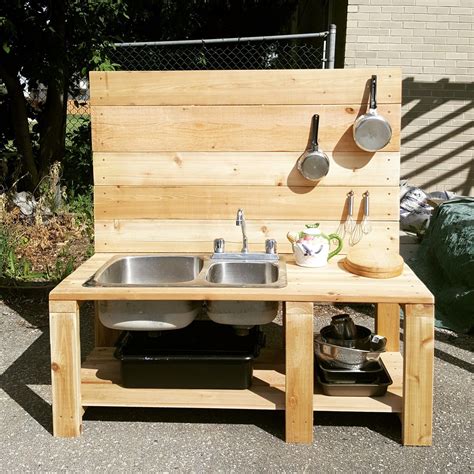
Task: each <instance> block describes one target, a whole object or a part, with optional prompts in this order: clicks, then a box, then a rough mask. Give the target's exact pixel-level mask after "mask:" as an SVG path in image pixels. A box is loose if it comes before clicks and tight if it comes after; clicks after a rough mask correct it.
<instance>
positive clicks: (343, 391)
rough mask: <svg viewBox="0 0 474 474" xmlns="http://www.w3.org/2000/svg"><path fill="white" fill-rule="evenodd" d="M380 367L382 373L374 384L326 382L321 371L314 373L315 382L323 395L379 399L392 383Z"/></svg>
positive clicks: (385, 370) (387, 374) (384, 370)
mask: <svg viewBox="0 0 474 474" xmlns="http://www.w3.org/2000/svg"><path fill="white" fill-rule="evenodd" d="M381 365H382V368H383V370H382V373H381V374H380V376H379V378H378V380H377V381H376V382H374V383H340V382H336V383H334V382H329V381H328V380H326V378H325V376H324V373H323V372H322V371H319V372H318V371H317V372H316V382H317V384H318V385H319V386H320V387H321V388H322V391H323V393H324V395H331V396H336V397H381V396H383V395H385V394H386V393H387V388H388V386H389V385H392V383H393V381H392V379H391V377H390V375H389V373H388V372H387V369H386V368H385V366H384V365H383V363H381Z"/></svg>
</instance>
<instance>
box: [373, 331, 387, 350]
mask: <svg viewBox="0 0 474 474" xmlns="http://www.w3.org/2000/svg"><path fill="white" fill-rule="evenodd" d="M386 345H387V338H386V337H385V336H379V335H378V334H372V337H371V338H370V350H372V351H378V352H383V351H385V346H386Z"/></svg>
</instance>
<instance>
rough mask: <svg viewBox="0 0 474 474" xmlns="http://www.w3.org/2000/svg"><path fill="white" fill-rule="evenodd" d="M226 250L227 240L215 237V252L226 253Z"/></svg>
mask: <svg viewBox="0 0 474 474" xmlns="http://www.w3.org/2000/svg"><path fill="white" fill-rule="evenodd" d="M224 250H225V240H224V239H214V253H224Z"/></svg>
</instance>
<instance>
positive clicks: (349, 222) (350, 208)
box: [344, 189, 355, 235]
mask: <svg viewBox="0 0 474 474" xmlns="http://www.w3.org/2000/svg"><path fill="white" fill-rule="evenodd" d="M353 213H354V191H352V189H351V190H350V191H349V192H348V193H347V217H346V221H345V222H344V232H345V233H346V234H349V235H351V234H352V232H354V228H355V222H354V219H353V218H352V214H353Z"/></svg>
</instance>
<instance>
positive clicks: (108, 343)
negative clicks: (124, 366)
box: [94, 301, 120, 347]
mask: <svg viewBox="0 0 474 474" xmlns="http://www.w3.org/2000/svg"><path fill="white" fill-rule="evenodd" d="M94 309H95V319H94V334H95V347H112V346H114V345H115V343H116V342H117V339H118V337H119V336H120V331H117V330H116V329H110V328H108V327H105V326H104V325H103V324H102V323H101V322H100V319H99V302H98V301H94Z"/></svg>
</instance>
